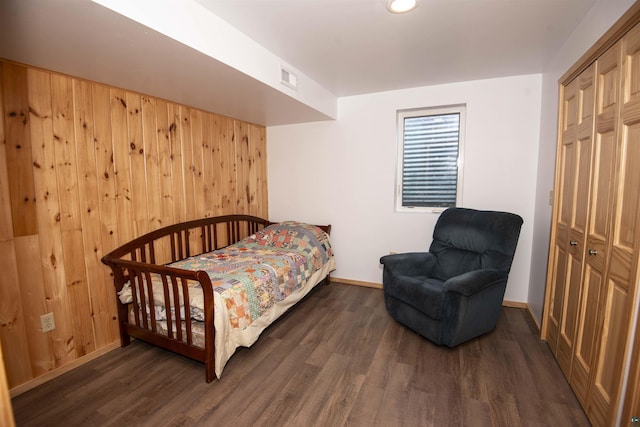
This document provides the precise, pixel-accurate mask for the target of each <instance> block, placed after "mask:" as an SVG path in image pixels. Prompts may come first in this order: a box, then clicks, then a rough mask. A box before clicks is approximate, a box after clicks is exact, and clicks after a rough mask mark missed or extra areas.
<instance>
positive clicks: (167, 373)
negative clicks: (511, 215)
mask: <svg viewBox="0 0 640 427" xmlns="http://www.w3.org/2000/svg"><path fill="white" fill-rule="evenodd" d="M534 330H535V329H534V327H533V326H532V324H531V320H530V319H529V317H528V315H527V313H526V312H525V311H524V310H521V309H515V308H505V309H504V310H503V313H502V316H501V318H500V321H499V323H498V327H497V329H496V330H495V331H494V332H492V333H490V334H487V335H485V336H484V337H482V338H480V339H477V340H474V341H472V342H469V343H466V344H463V345H461V346H459V347H457V348H455V349H448V348H444V347H439V346H436V345H433V344H431V343H430V342H429V341H427V340H425V339H423V338H421V337H420V336H418V335H416V334H415V333H413V332H411V331H409V330H408V329H406V328H404V327H403V326H401V325H399V324H398V323H396V322H395V321H393V320H392V319H391V318H390V317H389V316H388V314H387V313H386V311H385V308H384V302H383V297H382V291H381V290H378V289H370V288H363V287H357V286H349V285H342V284H338V283H333V284H331V285H329V286H322V287H320V288H318V289H317V290H316V291H314V292H313V293H312V294H311V295H310V296H309V297H308V298H307V299H306V300H305V301H303V302H301V303H300V304H298V306H296V307H295V308H294V309H292V310H291V311H290V312H289V313H288V314H286V315H285V316H284V317H283V318H281V319H280V320H279V321H278V322H276V324H275V325H273V326H272V327H270V328H269V329H267V330H266V331H265V332H264V333H263V335H262V336H261V337H260V339H259V340H258V342H257V343H256V344H255V345H254V346H253V347H252V348H251V349H240V350H239V351H238V352H237V353H236V354H235V355H234V356H233V357H232V358H231V360H230V361H229V363H228V365H227V367H226V368H225V370H224V373H223V375H222V380H220V381H215V382H213V383H211V384H206V383H205V381H204V367H203V365H201V364H199V363H197V362H193V361H191V360H188V359H185V358H183V357H180V356H177V355H174V354H171V353H168V352H165V351H162V350H158V349H156V348H154V347H151V346H149V345H146V344H144V343H142V342H134V343H133V344H132V345H130V346H129V347H127V348H126V349H117V350H115V351H112V352H110V353H109V354H107V355H105V356H102V357H100V358H98V359H95V360H94V361H91V362H89V363H87V364H85V365H83V366H81V367H79V368H77V369H74V370H73V371H71V372H68V373H66V374H64V375H62V376H60V377H58V378H56V379H54V380H52V381H50V382H48V383H46V384H43V385H41V386H39V387H37V388H35V389H33V390H31V391H29V392H26V393H24V394H22V395H20V396H17V397H16V398H14V399H13V406H14V412H15V418H16V423H17V425H18V426H134V425H145V426H192V425H202V426H213V425H216V426H438V427H439V426H588V425H589V423H588V421H587V419H586V417H585V415H584V413H583V411H582V410H581V409H580V406H579V404H578V402H577V400H576V398H575V396H574V395H573V394H572V392H571V390H570V388H569V386H568V384H567V382H566V381H565V379H564V377H563V375H562V373H561V371H560V369H559V368H558V365H557V364H556V362H555V360H554V359H553V357H552V355H551V353H550V351H549V349H548V347H547V345H546V344H545V343H543V342H541V341H540V340H539V339H538V338H537V336H536V335H535V334H534Z"/></svg>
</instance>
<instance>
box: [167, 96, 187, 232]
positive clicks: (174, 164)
mask: <svg viewBox="0 0 640 427" xmlns="http://www.w3.org/2000/svg"><path fill="white" fill-rule="evenodd" d="M167 116H168V118H169V153H170V154H169V159H170V167H171V194H172V197H173V221H172V222H183V221H185V220H186V219H187V213H186V205H187V203H186V198H185V191H184V189H185V184H184V179H185V178H184V172H185V171H184V170H183V168H182V139H181V138H180V136H181V134H182V132H181V130H180V128H181V125H182V124H181V122H180V106H179V105H175V104H171V103H169V104H167Z"/></svg>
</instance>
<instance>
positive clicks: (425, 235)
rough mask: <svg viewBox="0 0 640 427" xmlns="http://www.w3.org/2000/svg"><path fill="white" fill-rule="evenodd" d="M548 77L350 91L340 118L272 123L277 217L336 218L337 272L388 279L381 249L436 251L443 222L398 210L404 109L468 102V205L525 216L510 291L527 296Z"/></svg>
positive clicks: (272, 212) (511, 296)
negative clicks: (436, 228) (399, 118)
mask: <svg viewBox="0 0 640 427" xmlns="http://www.w3.org/2000/svg"><path fill="white" fill-rule="evenodd" d="M541 82H542V79H541V76H540V75H527V76H518V77H509V78H500V79H492V80H481V81H472V82H464V83H456V84H448V85H439V86H430V87H422V88H414V89H407V90H399V91H390V92H382V93H375V94H367V95H360V96H353V97H346V98H340V99H339V100H338V119H337V120H336V121H331V122H318V123H305V124H298V125H287V126H275V127H269V128H268V129H267V141H268V142H267V159H268V180H269V181H268V182H269V218H270V219H271V220H275V221H281V220H287V219H295V220H302V221H307V222H312V223H317V224H326V223H330V224H332V226H333V228H332V233H331V234H332V242H333V245H334V248H335V251H336V254H337V255H336V257H337V263H338V267H337V270H336V271H335V272H334V273H333V276H334V277H336V278H343V279H350V280H357V281H364V282H373V283H381V281H382V270H381V267H380V265H379V262H378V260H379V258H380V256H382V255H385V254H388V253H389V252H390V251H396V252H406V251H425V250H427V248H428V245H429V243H430V241H431V234H432V232H433V225H434V224H435V221H436V219H437V214H431V213H429V214H417V213H396V212H394V187H395V174H396V149H397V144H396V110H399V109H406V108H417V107H430V106H441V105H451V104H462V103H465V104H466V105H467V122H466V143H465V151H464V166H463V167H464V178H463V187H462V191H463V205H464V206H465V207H471V208H478V209H495V210H505V211H511V212H515V213H518V214H519V215H521V216H522V217H523V218H524V226H523V228H522V233H521V237H520V241H519V244H518V249H517V252H516V257H515V260H514V264H513V267H512V271H511V276H510V279H509V285H508V288H507V293H506V295H505V299H507V300H511V301H521V302H524V301H526V300H527V295H528V287H529V270H530V261H531V255H532V254H531V245H532V239H533V223H534V207H535V203H534V202H535V191H536V173H537V156H538V142H539V140H540V136H539V132H540V121H539V120H540V108H541Z"/></svg>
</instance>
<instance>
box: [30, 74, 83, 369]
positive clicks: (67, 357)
mask: <svg viewBox="0 0 640 427" xmlns="http://www.w3.org/2000/svg"><path fill="white" fill-rule="evenodd" d="M52 77H53V76H52V75H51V74H50V73H47V72H44V71H38V70H33V69H30V70H29V109H30V121H31V128H30V130H31V139H32V141H33V144H32V155H33V176H34V184H35V190H36V199H37V206H38V209H37V221H38V229H39V230H41V231H40V233H39V234H38V237H39V244H40V260H39V262H37V263H34V262H33V261H34V260H33V258H30V257H29V256H28V255H27V254H24V255H23V257H24V259H25V261H26V262H29V261H30V262H31V265H32V267H35V268H41V269H42V292H43V293H44V300H42V301H38V302H37V303H39V304H42V305H44V309H43V310H42V312H41V313H40V314H41V315H42V314H45V313H50V312H52V313H53V314H54V316H55V321H56V329H55V330H54V331H51V332H48V333H47V334H46V337H47V339H48V340H49V343H50V348H51V350H50V354H46V355H45V354H40V355H37V356H36V355H34V356H32V357H34V358H38V359H41V360H48V359H49V358H50V360H52V361H53V362H52V364H53V365H54V366H59V365H62V364H64V363H66V362H69V361H72V360H74V359H75V354H74V352H73V351H72V344H73V326H72V320H71V317H72V316H73V313H71V310H70V308H69V305H68V299H67V292H66V272H65V266H64V249H63V245H62V213H61V207H60V199H61V198H60V196H59V193H60V188H61V187H65V184H64V182H63V183H62V185H60V184H58V173H57V169H58V159H57V158H56V148H57V147H56V144H57V143H58V142H59V141H57V140H55V133H54V124H53V123H54V117H53V115H54V113H53V100H52V97H53V90H52V88H53V85H52ZM58 151H59V150H58ZM73 182H75V180H73ZM68 212H71V211H68ZM69 222H70V223H71V221H69ZM21 258H22V257H21ZM31 303H32V304H33V303H34V302H31ZM34 338H35V339H37V337H31V339H34ZM69 343H71V346H70V344H69Z"/></svg>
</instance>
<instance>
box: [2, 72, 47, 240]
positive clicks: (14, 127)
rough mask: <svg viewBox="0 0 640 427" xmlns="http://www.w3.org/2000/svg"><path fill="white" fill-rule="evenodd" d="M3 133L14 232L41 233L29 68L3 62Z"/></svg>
mask: <svg viewBox="0 0 640 427" xmlns="http://www.w3.org/2000/svg"><path fill="white" fill-rule="evenodd" d="M0 66H1V67H2V68H0V75H1V76H2V81H0V85H1V86H2V104H3V109H4V114H3V119H4V135H5V139H4V140H3V141H4V143H5V149H6V156H7V168H8V173H9V176H10V177H13V179H11V180H9V195H10V200H11V213H12V219H13V230H14V235H15V236H28V235H32V234H37V233H38V227H37V224H36V206H35V201H36V200H35V190H34V187H33V174H32V173H31V163H32V159H31V139H30V138H29V103H28V99H27V97H28V95H27V68H26V67H21V66H18V65H13V64H9V63H2V64H0Z"/></svg>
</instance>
